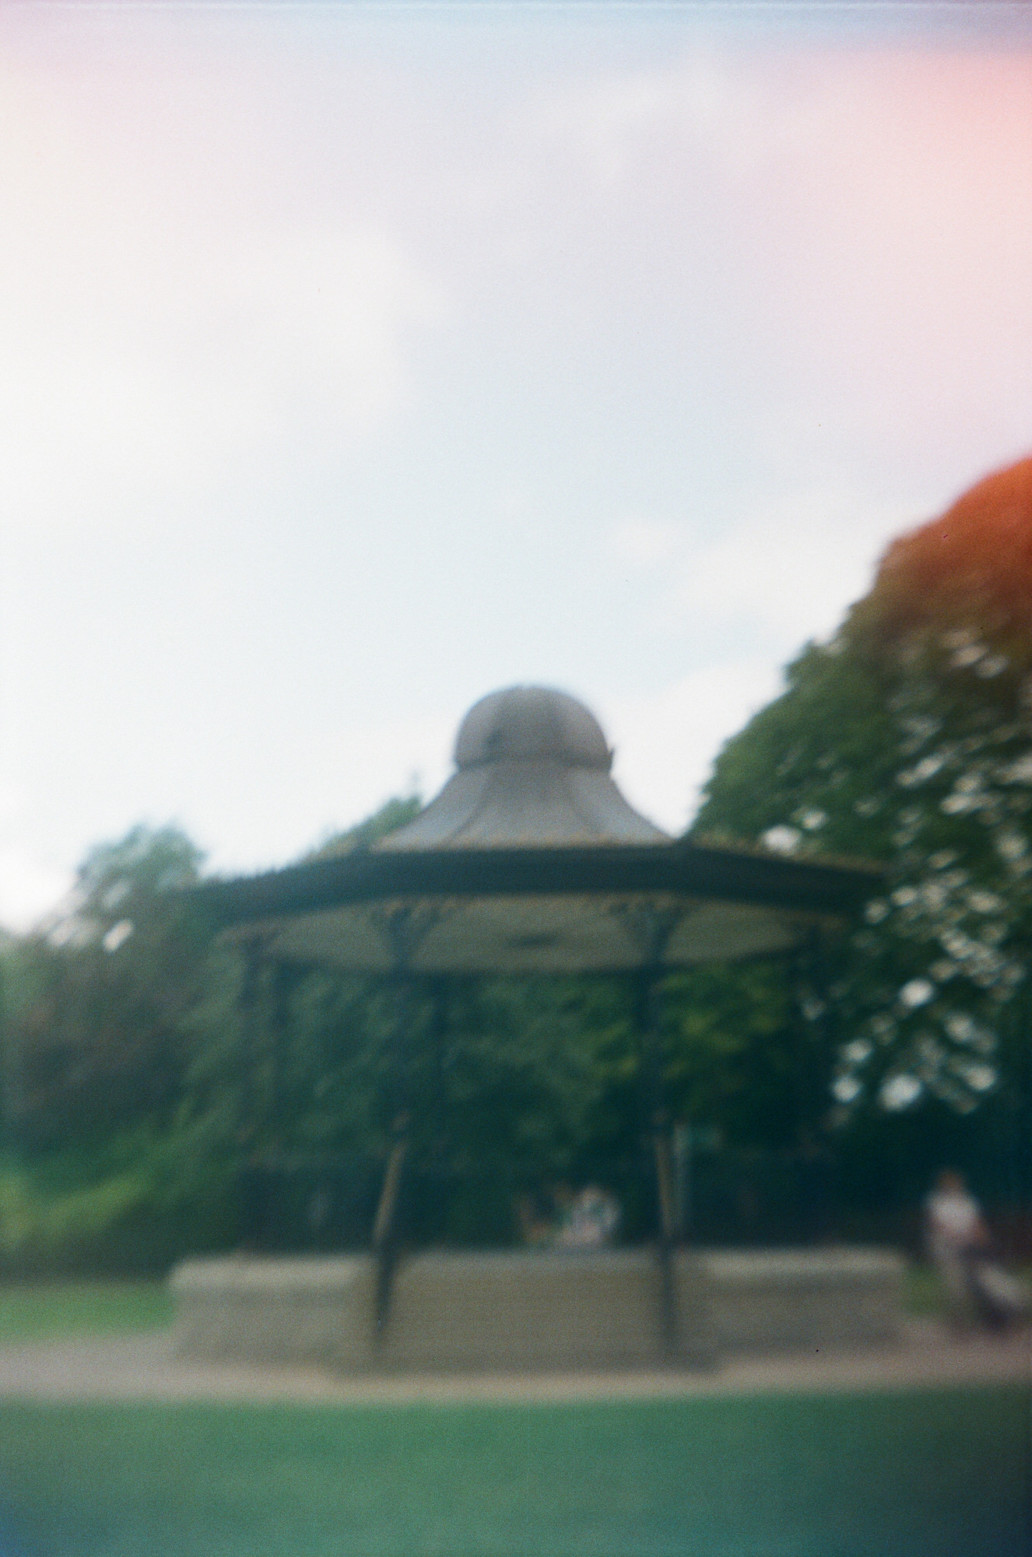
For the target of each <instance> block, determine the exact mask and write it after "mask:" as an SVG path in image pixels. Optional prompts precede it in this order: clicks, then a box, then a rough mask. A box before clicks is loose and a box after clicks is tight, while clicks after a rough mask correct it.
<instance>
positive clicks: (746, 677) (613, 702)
mask: <svg viewBox="0 0 1032 1557" xmlns="http://www.w3.org/2000/svg"><path fill="white" fill-rule="evenodd" d="M780 690H781V680H780V675H779V673H778V672H777V671H776V670H774V669H773V668H772V666H771V664H770V661H769V659H761V658H758V657H757V658H755V659H744V658H743V659H737V660H728V661H726V662H724V663H722V664H713V665H706V666H701V667H700V668H699V669H697V670H694V671H692V672H690V673H689V674H688V675H686V676H683V677H681V678H680V679H679V680H677V681H674V682H671V683H669V684H668V685H667V686H665V687H663V688H662V689H661V690H660V691H659V692H655V693H649V694H645V695H644V696H641V697H626V698H613V699H607V700H605V701H604V702H602V703H600V705H599V707H598V709H597V712H598V713H599V715H600V717H601V719H602V724H603V728H604V729H605V731H606V735H607V736H608V738H609V741H610V744H611V745H613V746H614V748H615V753H616V755H615V759H614V763H613V776H614V778H615V779H616V781H617V783H618V784H619V785H620V787H621V788H622V789H623V790H624V792H625V794H626V795H627V798H628V800H630V801H631V803H632V804H633V805H635V806H637V807H638V808H639V809H640V810H642V811H644V812H645V814H646V815H647V816H649V817H651V818H652V820H653V821H655V822H658V823H659V825H660V826H661V827H665V828H666V829H667V830H668V831H670V832H673V833H680V832H682V831H683V830H684V828H685V827H686V826H687V824H688V822H689V820H690V819H691V817H692V816H693V815H694V813H695V810H696V807H697V805H698V800H699V795H700V791H701V789H702V786H703V785H704V784H705V782H706V780H707V778H708V776H709V773H710V769H711V767H712V765H713V760H714V758H715V757H716V755H717V753H718V751H719V750H720V748H721V746H722V745H723V744H724V742H725V741H726V740H728V739H729V738H730V737H731V736H732V735H734V734H735V733H736V732H737V731H738V730H740V729H741V728H742V726H743V725H744V724H745V723H746V721H747V720H748V719H749V718H750V717H751V716H752V715H753V714H754V713H756V712H757V711H758V710H759V709H760V708H762V707H763V706H764V704H765V703H768V702H769V701H770V699H771V698H772V697H775V696H776V695H777V693H778V692H779V691H780Z"/></svg>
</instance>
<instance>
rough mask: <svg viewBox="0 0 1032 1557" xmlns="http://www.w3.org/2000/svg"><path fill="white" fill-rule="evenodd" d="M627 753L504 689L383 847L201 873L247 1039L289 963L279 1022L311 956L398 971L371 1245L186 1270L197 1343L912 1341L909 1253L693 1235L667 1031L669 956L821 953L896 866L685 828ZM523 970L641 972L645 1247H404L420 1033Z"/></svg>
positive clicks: (561, 1360)
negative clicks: (635, 793) (742, 1249)
mask: <svg viewBox="0 0 1032 1557" xmlns="http://www.w3.org/2000/svg"><path fill="white" fill-rule="evenodd" d="M611 765H612V753H611V751H610V749H609V747H608V745H607V742H606V740H605V737H604V735H603V733H602V730H601V728H600V727H599V725H598V723H597V721H596V720H595V718H594V717H593V715H592V714H591V713H590V712H589V711H588V709H586V708H585V707H584V706H583V705H582V704H581V703H579V702H578V701H576V700H575V699H574V698H572V697H570V696H568V695H567V694H565V693H563V692H558V691H554V690H551V689H546V688H540V687H512V688H509V689H507V690H504V691H500V692H495V693H492V694H490V695H489V696H487V697H485V698H483V699H482V700H481V701H480V702H478V703H477V704H475V705H474V707H473V708H472V709H471V710H470V712H469V713H468V714H467V715H466V717H465V719H464V720H463V722H462V725H461V727H460V729H459V733H458V737H457V741H456V746H455V772H454V774H453V775H452V776H451V778H449V780H448V781H447V783H446V784H445V785H444V787H443V789H442V790H441V791H440V793H439V794H438V795H437V796H436V797H435V798H434V799H433V800H432V801H431V802H430V804H429V805H427V806H426V807H425V809H424V810H423V811H421V812H420V814H419V815H418V816H417V817H416V818H415V819H414V820H413V821H412V822H410V823H409V824H408V825H406V826H403V827H401V828H400V829H398V830H397V831H395V832H393V833H391V834H389V835H388V836H387V837H385V838H384V839H382V840H381V841H380V842H379V843H378V844H376V845H374V846H373V847H371V848H369V849H364V850H352V851H350V852H345V853H341V854H339V855H336V856H330V857H321V858H317V859H314V860H312V861H310V862H308V863H306V864H302V865H297V866H293V867H290V868H288V869H285V870H280V871H275V872H271V873H267V874H264V875H260V876H255V877H250V878H242V879H238V880H232V881H223V882H213V883H209V884H207V885H206V886H205V887H204V888H203V889H202V891H201V897H202V900H203V902H204V904H205V906H206V908H207V911H208V912H209V913H210V915H211V916H212V918H213V920H214V921H215V923H216V924H217V926H218V927H219V928H220V930H221V932H222V934H223V935H224V936H225V937H226V938H228V939H231V940H232V941H234V942H236V943H237V944H238V945H239V947H240V951H241V955H242V957H243V959H244V965H245V974H244V978H243V983H242V990H243V993H242V1002H243V1006H244V1011H243V1017H244V1024H245V1031H246V1030H247V1026H248V1023H251V1024H252V1025H253V1024H254V1021H255V1015H254V1007H255V1001H256V991H257V990H258V989H259V988H260V987H269V984H270V979H269V977H268V976H267V975H268V973H269V971H270V970H271V974H272V977H271V984H272V986H273V987H274V988H275V989H276V990H278V991H279V995H278V996H277V1016H276V1023H277V1025H278V1026H279V1028H280V1029H283V1028H285V1027H286V1026H288V1025H289V1019H290V1012H289V991H290V988H291V978H292V972H293V974H295V975H296V972H297V970H301V969H305V968H311V967H313V966H319V967H325V968H330V969H336V970H340V971H342V972H348V973H363V974H372V975H378V976H380V977H381V978H382V979H383V980H384V981H385V982H386V983H387V984H388V985H389V986H390V989H391V995H392V1007H393V1012H394V1017H393V1034H392V1039H391V1071H392V1115H393V1133H392V1140H391V1145H390V1148H389V1151H388V1153H387V1157H386V1160H385V1162H384V1163H383V1174H382V1184H381V1187H380V1190H379V1194H378V1199H377V1203H376V1207H375V1213H374V1215H373V1216H372V1217H371V1225H370V1227H369V1239H368V1245H369V1247H368V1252H366V1253H364V1254H362V1253H351V1254H339V1255H323V1256H307V1257H304V1258H283V1257H280V1258H269V1257H268V1256H263V1255H261V1254H260V1253H257V1252H253V1251H251V1252H244V1253H241V1254H238V1255H230V1256H223V1257H221V1258H219V1259H213V1260H192V1261H187V1262H186V1263H185V1264H184V1265H183V1266H182V1267H180V1269H179V1270H178V1271H177V1272H176V1273H175V1274H174V1277H173V1286H174V1289H175V1291H176V1293H177V1297H178V1303H179V1313H180V1320H179V1345H180V1348H181V1350H182V1351H184V1352H185V1353H187V1354H189V1355H195V1356H207V1357H211V1356H218V1357H240V1358H245V1359H249V1360H254V1359H256V1358H261V1359H266V1360H274V1361H309V1362H318V1363H320V1364H324V1365H330V1366H333V1367H336V1368H338V1369H341V1370H344V1371H356V1370H359V1369H369V1368H381V1369H391V1368H394V1369H449V1368H451V1369H456V1368H459V1369H480V1368H493V1369H499V1368H502V1369H505V1368H526V1367H546V1368H565V1367H579V1366H591V1367H607V1366H622V1365H639V1366H640V1365H648V1364H650V1363H654V1362H667V1363H671V1362H673V1363H678V1362H680V1363H693V1362H694V1363H700V1362H705V1361H711V1360H713V1358H714V1357H715V1356H717V1355H719V1354H720V1353H721V1352H725V1351H728V1350H733V1349H735V1348H741V1347H745V1348H746V1349H765V1348H766V1347H769V1346H775V1347H776V1346H793V1345H809V1344H811V1343H812V1342H814V1340H815V1339H817V1340H819V1341H822V1342H823V1343H824V1344H830V1345H834V1344H836V1342H837V1343H841V1344H846V1343H853V1342H862V1341H874V1340H882V1339H887V1338H888V1337H889V1335H890V1334H891V1332H892V1329H893V1327H894V1324H895V1319H896V1290H897V1287H898V1281H899V1262H898V1260H897V1259H896V1258H895V1257H894V1256H892V1255H889V1254H886V1253H883V1252H881V1251H875V1250H862V1249H831V1250H811V1251H798V1250H783V1251H769V1252H767V1253H766V1254H764V1253H749V1254H747V1253H737V1254H736V1253H731V1252H728V1251H700V1250H691V1249H688V1248H685V1247H684V1246H683V1244H682V1243H681V1240H680V1239H679V1237H678V1231H679V1230H678V1227H677V1223H676V1216H675V1209H674V1208H675V1192H674V1191H675V1186H674V1167H673V1159H672V1150H671V1122H670V1119H669V1117H668V1113H667V1109H666V1106H665V1100H664V1089H663V1076H662V1067H661V1060H660V1046H659V1031H660V1021H661V1010H660V1003H661V999H662V980H663V976H664V974H666V973H667V972H668V971H669V970H671V969H674V968H679V967H685V966H689V965H692V964H696V963H700V962H706V961H716V960H720V961H728V960H736V959H746V958H753V957H759V956H773V955H790V954H792V953H793V952H804V951H810V952H812V951H813V949H814V948H815V947H816V946H818V945H819V942H820V939H821V936H822V934H823V933H824V932H825V931H826V930H827V929H828V928H830V927H834V926H836V925H838V924H841V923H842V922H843V921H844V920H847V919H848V918H849V917H850V916H851V915H853V914H855V913H856V911H857V910H858V909H859V908H860V907H861V906H862V904H863V902H864V901H865V899H866V898H867V897H869V896H870V895H871V893H872V892H873V891H874V890H876V888H877V885H878V881H879V873H878V872H877V870H876V869H875V868H874V867H865V866H860V865H848V866H847V865H842V864H838V863H823V862H816V861H813V860H796V859H789V858H785V857H781V856H776V855H771V854H764V853H761V852H757V851H749V850H745V849H741V850H739V849H730V848H723V847H716V846H709V845H704V844H701V843H695V842H691V841H688V840H686V839H671V838H670V837H668V836H667V835H666V834H665V833H663V832H662V831H661V830H660V829H659V828H657V827H655V826H654V825H653V824H652V823H651V822H649V821H648V820H647V819H646V818H645V817H643V816H641V815H640V814H639V813H638V812H637V811H635V810H634V809H633V808H632V807H631V806H630V805H629V804H628V802H627V800H626V799H625V798H624V796H623V795H622V794H621V792H620V790H619V789H618V788H617V786H616V784H615V783H614V781H613V778H612V775H611ZM500 974H501V975H507V976H514V977H518V976H521V975H528V976H541V975H549V974H551V975H567V974H582V975H583V974H598V975H604V976H607V977H612V976H614V975H616V976H619V977H621V978H624V979H626V980H627V981H628V983H629V985H630V986H631V988H632V992H633V1009H634V1011H635V1013H636V1026H637V1038H638V1055H639V1067H638V1068H639V1089H640V1097H641V1104H642V1109H641V1117H642V1118H643V1119H644V1120H645V1121H646V1131H647V1135H648V1152H647V1160H648V1164H649V1167H648V1175H649V1180H650V1186H649V1195H650V1199H651V1203H652V1206H653V1216H652V1222H653V1226H652V1236H651V1239H650V1240H649V1243H648V1246H647V1247H637V1248H615V1249H591V1250H588V1249H585V1250H577V1251H573V1250H571V1251H548V1252H545V1251H534V1250H499V1251H488V1250H482V1251H454V1250H453V1251H448V1250H441V1249H437V1250H429V1249H424V1250H414V1249H411V1248H405V1249H403V1248H402V1247H401V1244H400V1242H399V1237H398V1210H399V1206H400V1205H402V1204H403V1201H404V1196H405V1192H406V1168H407V1165H408V1161H409V1157H410V1147H411V1123H412V1111H413V1106H414V1101H413V1099H412V1097H411V1096H410V1095H409V1092H408V1088H407V1076H408V1073H409V1068H410V1067H409V1059H410V1055H411V1047H412V1045H413V1043H415V1042H419V1041H421V1035H424V1034H425V1033H426V1032H427V1031H428V1030H435V1029H436V1030H437V1031H439V1030H440V1027H441V1024H442V1023H444V1022H446V1021H447V1001H446V1000H445V999H444V998H443V996H442V991H443V990H444V989H445V988H446V987H447V984H448V981H450V980H455V979H458V978H468V977H476V976H480V975H500ZM428 1004H429V1006H430V1008H431V1016H430V1018H429V1021H428V1020H427V1018H426V1007H427V1005H428Z"/></svg>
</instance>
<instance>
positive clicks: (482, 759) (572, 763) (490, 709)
mask: <svg viewBox="0 0 1032 1557" xmlns="http://www.w3.org/2000/svg"><path fill="white" fill-rule="evenodd" d="M549 758H550V759H551V760H552V761H554V762H559V763H561V764H562V765H563V766H564V767H568V768H600V769H601V770H602V771H603V772H604V773H608V771H609V769H610V767H611V766H612V761H613V754H612V752H611V751H610V750H609V747H608V746H607V745H606V738H605V736H604V735H603V734H602V727H601V725H600V724H599V722H598V720H597V719H596V718H595V716H594V714H593V713H591V712H590V710H589V709H587V708H585V706H584V704H583V703H579V702H578V701H577V699H576V698H575V697H570V695H569V693H567V692H559V691H556V690H554V689H553V688H551V687H506V688H504V689H503V690H502V691H501V692H489V693H488V695H487V696H486V697H482V698H481V699H480V701H479V702H478V703H474V705H473V707H472V708H471V709H470V711H469V713H468V714H467V715H466V717H465V719H463V721H462V724H461V725H460V726H459V733H458V735H457V737H456V740H455V765H456V767H457V768H460V769H462V768H476V767H480V766H481V765H482V764H484V763H489V762H512V761H520V760H533V761H541V760H542V759H549Z"/></svg>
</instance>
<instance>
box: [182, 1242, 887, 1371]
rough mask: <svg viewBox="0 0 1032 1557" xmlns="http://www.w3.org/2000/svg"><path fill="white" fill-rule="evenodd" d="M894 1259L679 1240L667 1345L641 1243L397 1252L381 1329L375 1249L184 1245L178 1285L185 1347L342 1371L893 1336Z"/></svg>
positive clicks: (202, 1353)
mask: <svg viewBox="0 0 1032 1557" xmlns="http://www.w3.org/2000/svg"><path fill="white" fill-rule="evenodd" d="M902 1269H903V1266H902V1261H901V1260H900V1258H899V1256H897V1255H895V1254H892V1253H888V1252H883V1251H879V1250H863V1249H838V1250H835V1249H827V1250H807V1251H790V1250H785V1251H770V1252H749V1253H737V1252H730V1251H700V1252H693V1253H691V1254H689V1253H686V1252H683V1251H682V1252H680V1253H679V1254H678V1255H677V1256H676V1257H675V1260H674V1290H675V1298H676V1308H677V1321H678V1324H677V1329H678V1340H677V1345H676V1347H675V1348H674V1353H673V1355H672V1356H671V1355H670V1354H669V1353H668V1352H667V1351H666V1349H665V1347H664V1343H663V1325H662V1302H661V1296H662V1295H661V1283H660V1275H659V1269H658V1264H657V1261H656V1259H655V1256H654V1255H653V1254H651V1253H650V1252H649V1251H648V1250H639V1249H629V1250H623V1249H620V1250H598V1251H587V1250H585V1251H576V1252H575V1251H570V1252H565V1251H564V1252H562V1253H528V1252H512V1253H509V1252H504V1253H502V1252H500V1253H493V1252H482V1253H469V1254H458V1253H455V1254H452V1253H423V1254H418V1255H413V1256H411V1257H410V1258H408V1259H405V1260H403V1261H402V1262H401V1264H400V1265H399V1267H398V1270H397V1272H396V1275H395V1282H394V1289H393V1297H392V1304H391V1313H390V1319H389V1322H388V1325H387V1328H386V1330H385V1332H384V1334H383V1335H382V1336H380V1337H377V1336H376V1335H375V1334H374V1326H373V1306H374V1291H375V1265H374V1262H373V1260H372V1258H371V1256H369V1255H349V1256H337V1257H309V1258H304V1259H292V1258H278V1259H270V1258H257V1257H252V1256H236V1255H228V1256H224V1257H222V1258H219V1259H209V1260H188V1261H186V1262H185V1263H184V1264H182V1265H181V1266H179V1268H178V1269H177V1270H176V1271H175V1272H174V1273H173V1276H172V1278H171V1284H172V1290H173V1292H174V1294H175V1298H176V1309H177V1320H176V1348H177V1351H178V1352H179V1353H180V1355H182V1356H185V1357H190V1358H195V1359H204V1360H209V1361H240V1362H248V1363H276V1364H304V1365H315V1366H319V1367H327V1368H332V1369H334V1370H335V1371H339V1372H342V1373H361V1372H370V1371H385V1372H403V1373H409V1372H420V1371H425V1372H448V1371H453V1372H476V1371H492V1370H494V1371H499V1372H502V1371H521V1370H523V1371H546V1370H563V1369H610V1368H647V1367H655V1366H658V1365H660V1364H662V1363H665V1362H671V1361H673V1362H675V1363H680V1364H682V1365H693V1364H706V1363H710V1362H712V1361H715V1360H717V1359H718V1358H719V1357H720V1356H722V1355H727V1354H731V1353H736V1352H746V1351H747V1352H754V1353H765V1352H777V1351H786V1350H809V1349H820V1348H821V1347H827V1348H829V1349H832V1348H834V1347H843V1346H854V1345H858V1344H859V1345H864V1344H872V1343H879V1342H881V1343H885V1342H890V1341H891V1340H892V1339H893V1338H894V1337H895V1335H896V1333H897V1330H898V1323H899V1316H900V1287H901V1278H902Z"/></svg>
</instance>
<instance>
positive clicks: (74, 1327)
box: [0, 1280, 172, 1557]
mask: <svg viewBox="0 0 1032 1557" xmlns="http://www.w3.org/2000/svg"><path fill="white" fill-rule="evenodd" d="M171 1322H172V1298H171V1295H170V1293H169V1292H168V1290H167V1289H166V1287H165V1284H164V1282H161V1281H117V1280H112V1281H46V1282H44V1281H39V1282H28V1281H26V1282H4V1283H0V1346H7V1345H15V1344H17V1343H18V1342H19V1341H47V1340H57V1339H58V1338H59V1337H61V1336H73V1335H111V1334H115V1333H117V1332H119V1331H126V1330H153V1329H156V1328H160V1327H161V1326H162V1325H167V1324H171ZM0 1557H3V1549H2V1547H0Z"/></svg>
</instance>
